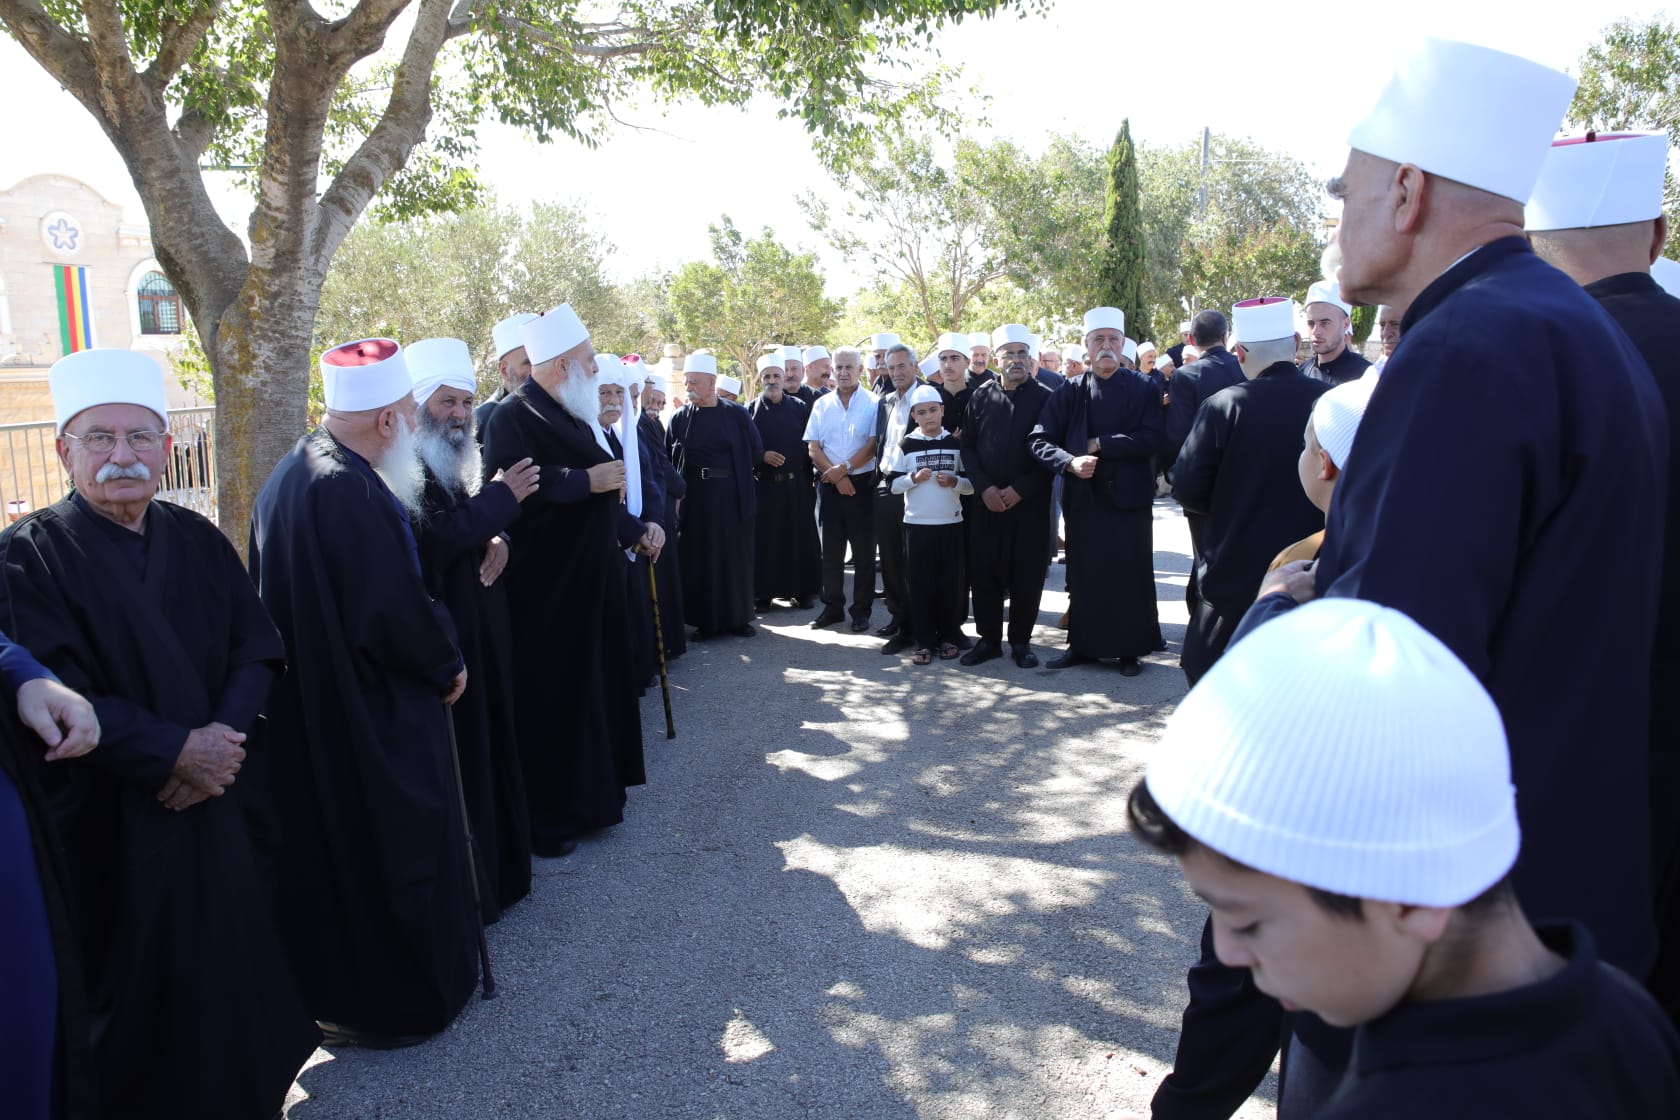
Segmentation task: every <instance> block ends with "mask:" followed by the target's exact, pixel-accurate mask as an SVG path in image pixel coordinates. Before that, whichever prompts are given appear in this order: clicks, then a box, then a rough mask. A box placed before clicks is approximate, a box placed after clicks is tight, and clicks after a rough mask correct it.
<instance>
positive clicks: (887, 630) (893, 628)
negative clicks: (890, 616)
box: [875, 621, 903, 638]
mask: <svg viewBox="0 0 1680 1120" xmlns="http://www.w3.org/2000/svg"><path fill="white" fill-rule="evenodd" d="M901 629H903V627H901V626H899V624H898V623H897V622H896V621H894V622H889V623H887V624H886V625H885V626H883V627H881V628H880V629H879V630H877V631H875V636H876V637H877V638H891V637H893V636H894V635H896V634H897V633H898V632H899V631H900V630H901Z"/></svg>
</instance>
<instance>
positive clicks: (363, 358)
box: [321, 338, 414, 412]
mask: <svg viewBox="0 0 1680 1120" xmlns="http://www.w3.org/2000/svg"><path fill="white" fill-rule="evenodd" d="M321 390H322V394H321V395H322V396H323V397H324V398H325V401H326V405H327V407H328V408H330V409H332V411H334V412H366V411H367V410H368V409H371V408H389V407H390V406H391V405H393V404H395V403H397V402H398V401H400V400H402V399H403V398H404V397H406V396H409V395H410V394H412V393H413V392H414V379H413V378H412V377H410V376H409V375H408V361H407V359H405V358H404V357H403V352H402V347H401V346H398V345H397V344H396V342H394V341H393V340H391V339H389V338H364V339H362V340H361V341H360V342H346V343H344V344H343V345H340V346H334V347H333V348H332V349H331V350H328V351H327V352H326V353H325V354H322V355H321Z"/></svg>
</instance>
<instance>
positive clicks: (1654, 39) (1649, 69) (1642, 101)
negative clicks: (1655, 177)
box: [1568, 16, 1680, 257]
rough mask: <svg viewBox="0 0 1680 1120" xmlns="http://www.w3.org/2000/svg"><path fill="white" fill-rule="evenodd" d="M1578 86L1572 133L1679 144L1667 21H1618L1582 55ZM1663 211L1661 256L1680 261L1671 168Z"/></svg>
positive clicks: (1673, 52)
mask: <svg viewBox="0 0 1680 1120" xmlns="http://www.w3.org/2000/svg"><path fill="white" fill-rule="evenodd" d="M1580 71H1581V84H1580V85H1579V86H1577V87H1576V89H1575V100H1574V101H1573V102H1572V103H1571V104H1570V106H1569V117H1568V121H1569V123H1570V124H1571V125H1573V126H1575V127H1576V128H1590V129H1597V130H1598V131H1600V132H1625V131H1630V130H1637V131H1643V132H1666V133H1668V142H1669V144H1670V145H1676V144H1680V25H1676V24H1675V22H1674V21H1673V20H1672V19H1669V18H1668V17H1666V16H1657V17H1655V18H1653V19H1651V20H1650V21H1649V22H1646V23H1640V22H1637V21H1635V20H1631V19H1620V20H1617V21H1616V22H1615V23H1613V24H1611V25H1610V26H1609V27H1607V28H1605V29H1604V37H1603V38H1602V39H1601V40H1599V41H1598V42H1596V43H1594V44H1592V45H1591V46H1590V47H1588V48H1587V50H1586V53H1585V54H1583V55H1582V56H1581V65H1580ZM1663 209H1664V211H1666V212H1667V213H1668V214H1669V216H1670V219H1669V220H1670V224H1669V227H1668V245H1667V248H1666V250H1665V255H1666V256H1669V257H1680V220H1677V219H1676V215H1680V181H1677V180H1676V179H1675V176H1674V169H1673V166H1672V164H1671V165H1670V167H1669V170H1668V174H1667V175H1666V177H1665V181H1664V188H1663Z"/></svg>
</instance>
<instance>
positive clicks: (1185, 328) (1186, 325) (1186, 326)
mask: <svg viewBox="0 0 1680 1120" xmlns="http://www.w3.org/2000/svg"><path fill="white" fill-rule="evenodd" d="M1178 333H1179V334H1189V333H1190V320H1188V319H1185V320H1183V321H1182V322H1180V323H1179V324H1178Z"/></svg>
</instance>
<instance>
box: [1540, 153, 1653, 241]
mask: <svg viewBox="0 0 1680 1120" xmlns="http://www.w3.org/2000/svg"><path fill="white" fill-rule="evenodd" d="M1667 167H1668V134H1667V133H1666V132H1600V133H1592V132H1589V133H1587V134H1586V135H1585V136H1575V137H1572V138H1570V139H1568V140H1559V141H1557V142H1556V143H1555V144H1553V145H1552V148H1551V150H1550V151H1549V152H1547V153H1546V162H1545V163H1544V164H1543V165H1542V166H1541V168H1540V181H1539V182H1537V183H1535V184H1534V197H1532V198H1530V199H1529V200H1528V207H1527V209H1526V210H1525V211H1524V212H1523V225H1524V226H1525V227H1526V228H1527V229H1528V230H1529V232H1530V233H1541V232H1544V231H1546V230H1552V229H1592V228H1594V227H1597V226H1619V225H1623V224H1625V223H1627V222H1648V221H1651V220H1652V219H1653V218H1657V217H1660V216H1661V215H1662V212H1663V172H1664V171H1665V170H1666V169H1667Z"/></svg>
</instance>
